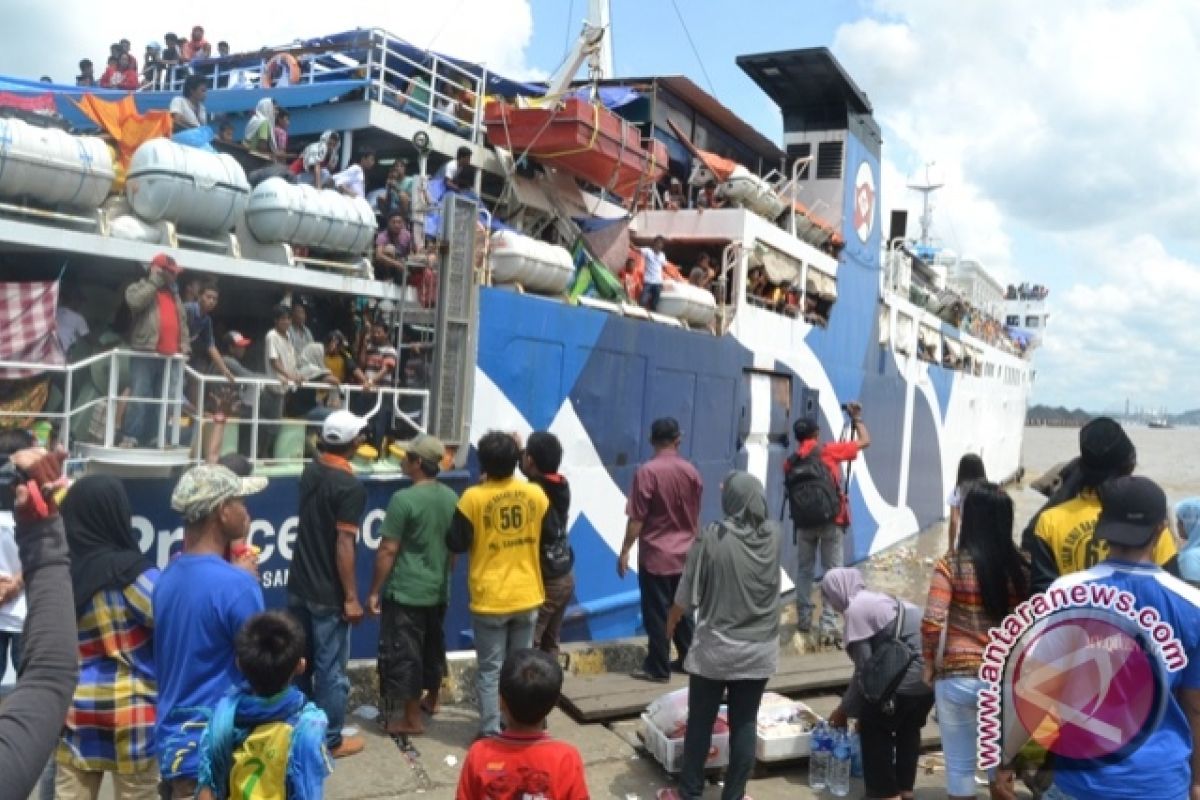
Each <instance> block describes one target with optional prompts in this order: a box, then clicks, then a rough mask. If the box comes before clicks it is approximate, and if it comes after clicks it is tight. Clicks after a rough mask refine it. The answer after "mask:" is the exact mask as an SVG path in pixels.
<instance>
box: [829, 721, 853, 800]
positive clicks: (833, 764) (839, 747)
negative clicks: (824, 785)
mask: <svg viewBox="0 0 1200 800" xmlns="http://www.w3.org/2000/svg"><path fill="white" fill-rule="evenodd" d="M829 791H830V793H831V794H832V795H833V796H834V797H845V796H846V795H848V794H850V736H849V735H848V734H847V733H846V732H845V731H837V732H836V733H834V735H833V753H832V758H831V759H830V762H829Z"/></svg>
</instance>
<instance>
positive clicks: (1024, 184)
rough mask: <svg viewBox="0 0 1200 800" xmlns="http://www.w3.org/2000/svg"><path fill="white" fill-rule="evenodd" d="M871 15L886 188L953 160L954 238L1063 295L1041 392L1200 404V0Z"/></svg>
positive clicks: (872, 74) (870, 62)
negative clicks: (1196, 312)
mask: <svg viewBox="0 0 1200 800" xmlns="http://www.w3.org/2000/svg"><path fill="white" fill-rule="evenodd" d="M870 10H871V13H870V16H869V17H868V18H864V19H861V20H857V21H855V22H852V23H849V24H847V25H843V26H842V27H841V28H839V30H838V32H837V34H836V37H835V40H834V44H833V49H834V51H835V52H836V53H837V54H838V56H839V58H841V59H842V60H843V61H844V62H845V64H846V67H847V70H848V71H849V72H850V74H852V75H854V76H855V79H856V81H857V82H858V83H859V85H861V86H863V87H864V88H865V89H866V90H868V91H869V93H870V95H871V100H872V102H873V104H874V106H875V111H876V115H877V116H878V118H879V119H880V121H881V123H882V124H883V127H884V135H885V155H886V156H887V158H888V159H889V160H891V161H892V162H893V164H892V165H891V166H888V165H886V164H885V169H884V181H885V187H886V186H887V184H888V183H894V182H895V181H896V178H898V177H899V176H900V175H904V174H911V173H912V172H913V171H914V170H915V169H917V168H919V167H920V165H921V164H923V163H924V162H926V161H936V162H938V165H939V167H940V169H941V170H942V172H943V175H944V177H945V181H946V188H945V189H943V190H942V191H941V192H940V193H939V194H938V209H937V213H936V215H935V231H936V233H937V235H938V236H939V237H940V238H941V240H942V243H943V244H944V245H945V246H948V247H951V248H953V249H955V250H957V251H959V252H962V253H963V254H965V255H972V256H975V257H979V258H980V259H981V260H982V261H984V263H987V264H988V265H989V266H991V267H992V268H993V269H994V270H995V271H996V272H997V273H999V276H1000V277H1002V279H1004V280H1006V281H1012V280H1017V279H1019V277H1021V276H1022V275H1023V277H1024V279H1026V280H1030V281H1032V282H1037V283H1046V284H1049V285H1051V286H1053V287H1054V288H1055V291H1054V293H1053V294H1052V295H1051V298H1050V299H1051V311H1052V314H1053V318H1052V327H1051V329H1050V331H1049V332H1048V334H1047V343H1046V347H1045V350H1044V351H1043V352H1042V353H1041V354H1040V355H1039V357H1038V358H1039V362H1038V366H1039V371H1040V376H1041V377H1040V379H1039V384H1038V387H1037V389H1036V392H1035V399H1039V400H1041V399H1045V400H1047V401H1051V402H1055V403H1059V402H1061V403H1065V404H1071V405H1085V406H1088V407H1092V408H1101V407H1104V406H1107V405H1112V404H1113V403H1114V402H1115V401H1116V400H1117V399H1123V396H1124V395H1129V396H1130V397H1132V398H1134V400H1135V402H1137V401H1138V398H1141V401H1142V402H1143V403H1144V404H1145V405H1160V404H1166V405H1172V406H1176V407H1183V406H1186V405H1188V404H1189V403H1190V404H1191V405H1198V404H1200V403H1197V402H1196V401H1194V400H1193V398H1194V397H1195V396H1196V395H1197V391H1196V390H1198V389H1200V378H1197V379H1196V380H1192V379H1191V378H1190V377H1188V375H1189V374H1190V372H1191V371H1189V370H1188V369H1187V366H1188V365H1189V364H1190V363H1191V362H1193V361H1194V359H1195V356H1196V355H1197V347H1196V345H1195V344H1194V343H1193V337H1191V336H1190V335H1189V334H1188V333H1187V331H1186V326H1185V325H1182V324H1180V321H1181V320H1187V319H1190V317H1191V309H1193V308H1195V307H1196V301H1197V300H1200V265H1198V264H1197V263H1195V262H1192V261H1189V260H1187V259H1186V258H1183V257H1181V256H1180V253H1191V252H1195V248H1196V244H1197V242H1198V241H1200V236H1197V231H1198V230H1200V229H1197V227H1196V226H1195V219H1197V217H1198V216H1200V193H1198V192H1197V191H1196V186H1197V184H1200V151H1198V149H1197V148H1196V147H1195V138H1196V133H1195V131H1196V130H1197V129H1200V104H1196V103H1194V102H1192V100H1191V98H1192V96H1193V95H1194V88H1193V85H1192V84H1193V82H1194V81H1193V76H1194V75H1195V74H1196V73H1197V71H1200V48H1197V47H1196V46H1195V42H1196V39H1197V33H1198V32H1200V4H1197V3H1194V2H1192V0H1139V1H1138V2H1131V1H1130V0H1076V1H1075V2H1071V3H1046V2H1044V1H1043V0H1010V2H1005V3H978V2H966V3H948V2H944V0H876V2H875V3H874V4H873V5H872V6H871V7H870ZM891 191H894V189H891ZM892 202H893V203H894V202H896V199H895V198H894V196H893V198H892ZM907 204H908V205H910V206H915V205H916V199H915V198H911V199H909V200H908V203H907ZM915 230H916V228H915V225H912V224H911V223H910V231H912V232H914V233H915ZM1031 253H1032V255H1031ZM1018 254H1019V256H1018ZM1018 257H1020V258H1023V259H1026V260H1029V259H1036V260H1037V261H1041V262H1043V263H1039V264H1028V263H1026V264H1016V263H1014V262H1015V261H1016V259H1017V258H1018ZM1031 270H1040V271H1031ZM1113 395H1116V397H1113ZM1173 398H1178V400H1174V399H1173Z"/></svg>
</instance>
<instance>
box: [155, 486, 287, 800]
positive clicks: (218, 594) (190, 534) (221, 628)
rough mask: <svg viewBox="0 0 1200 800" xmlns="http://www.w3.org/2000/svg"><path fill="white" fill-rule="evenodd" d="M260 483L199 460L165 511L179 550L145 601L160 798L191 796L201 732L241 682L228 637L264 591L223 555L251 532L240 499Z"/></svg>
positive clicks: (257, 606)
mask: <svg viewBox="0 0 1200 800" xmlns="http://www.w3.org/2000/svg"><path fill="white" fill-rule="evenodd" d="M266 485H267V481H266V479H265V478H239V477H238V476H236V475H234V474H233V473H232V472H231V471H230V470H228V469H226V468H225V467H222V466H217V465H208V464H205V465H203V466H199V467H193V468H192V469H190V470H188V471H187V472H185V473H184V475H183V477H182V478H180V479H179V483H178V484H177V485H176V487H175V491H174V492H173V493H172V494H171V508H173V509H175V510H176V511H178V512H179V513H180V514H182V515H183V518H184V523H185V527H184V534H183V544H184V552H183V554H181V555H180V556H178V557H177V558H175V560H174V561H172V562H171V563H170V565H168V566H167V568H166V570H164V571H163V573H162V576H161V577H160V578H159V579H158V584H157V585H156V586H155V587H154V596H153V600H152V605H153V609H154V657H155V667H156V671H157V673H158V720H157V727H156V730H155V740H156V742H157V745H158V756H159V768H160V770H161V773H162V778H163V781H164V782H165V784H166V786H167V789H168V791H167V794H166V797H167V798H184V797H188V798H190V797H194V796H195V794H196V777H197V775H198V774H199V770H200V761H199V747H200V737H201V736H202V735H203V734H204V729H205V728H206V727H207V725H208V720H209V717H210V715H211V714H212V710H213V708H214V707H215V706H216V705H217V701H219V700H220V699H221V697H222V696H223V695H224V694H225V692H226V691H228V690H229V688H230V687H231V686H236V685H237V684H238V683H240V682H241V680H242V679H241V674H240V673H239V672H238V668H237V662H236V658H235V655H234V637H235V636H236V635H237V632H238V631H239V630H240V629H241V627H242V625H243V623H245V621H246V620H247V619H249V618H250V617H252V616H253V615H254V614H257V613H258V612H260V611H262V610H263V596H262V589H260V588H259V585H258V581H257V580H255V578H254V576H253V575H251V574H250V573H249V572H248V571H246V570H244V569H242V568H240V567H235V566H233V565H232V564H230V563H229V561H228V560H226V553H227V551H228V549H229V544H230V542H232V541H234V540H235V539H241V538H244V537H245V536H246V535H247V534H249V532H250V514H249V512H247V510H246V504H245V502H244V501H243V498H244V497H246V496H247V495H250V494H255V493H256V492H260V491H262V490H263V488H264V487H266Z"/></svg>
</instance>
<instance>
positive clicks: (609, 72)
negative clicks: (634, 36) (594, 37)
mask: <svg viewBox="0 0 1200 800" xmlns="http://www.w3.org/2000/svg"><path fill="white" fill-rule="evenodd" d="M588 23H590V24H591V25H592V27H594V28H599V29H600V30H602V31H604V32H605V35H604V38H603V39H601V40H600V46H599V47H598V48H596V50H595V51H593V52H592V54H591V56H590V57H589V58H588V71H589V72H590V73H591V78H592V80H593V81H599V80H604V79H605V78H611V77H613V44H612V38H613V37H612V10H611V8H610V7H609V0H588Z"/></svg>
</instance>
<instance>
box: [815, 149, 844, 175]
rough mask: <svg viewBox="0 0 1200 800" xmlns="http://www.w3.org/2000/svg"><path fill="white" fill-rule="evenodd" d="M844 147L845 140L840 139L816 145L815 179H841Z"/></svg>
mask: <svg viewBox="0 0 1200 800" xmlns="http://www.w3.org/2000/svg"><path fill="white" fill-rule="evenodd" d="M844 148H845V142H843V141H841V140H837V141H832V142H821V143H820V144H819V145H817V180H819V181H824V180H840V179H841V177H842V151H843V149H844Z"/></svg>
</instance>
